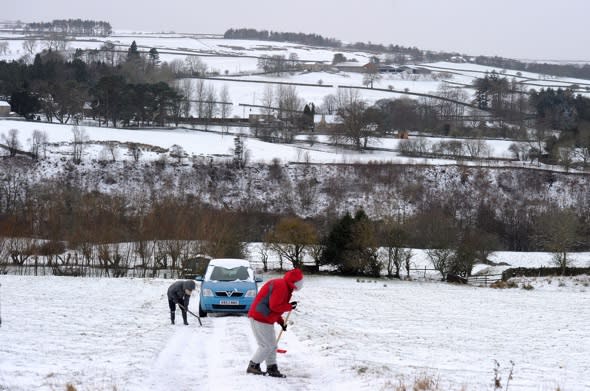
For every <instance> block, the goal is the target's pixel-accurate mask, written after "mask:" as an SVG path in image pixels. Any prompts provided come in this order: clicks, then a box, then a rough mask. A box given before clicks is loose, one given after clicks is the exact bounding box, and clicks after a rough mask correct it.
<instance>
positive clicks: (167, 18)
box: [0, 0, 590, 60]
mask: <svg viewBox="0 0 590 391" xmlns="http://www.w3.org/2000/svg"><path fill="white" fill-rule="evenodd" d="M3 2H4V0H3ZM6 5H7V6H6V7H2V13H1V14H0V19H4V20H15V19H19V20H21V21H23V22H39V21H50V20H53V19H68V18H82V19H93V20H104V21H107V22H110V23H111V25H112V26H113V28H114V29H115V30H136V31H140V30H141V31H176V32H195V33H223V32H224V31H225V30H227V29H228V28H232V27H233V28H239V27H252V28H256V29H267V30H274V31H293V32H304V33H317V34H321V35H323V36H326V37H332V38H337V39H340V40H343V41H354V42H356V41H363V42H368V41H371V42H374V43H383V44H390V43H391V44H399V45H403V46H417V47H419V48H421V49H430V50H445V51H457V52H461V53H467V54H470V55H478V54H486V55H499V56H504V57H512V58H521V59H528V58H534V59H558V60H564V59H566V60H590V45H589V44H590V34H588V33H589V32H590V27H589V24H588V21H587V19H588V18H589V17H590V12H589V11H590V0H560V1H549V0H495V1H486V2H484V1H481V0H362V1H349V0H298V1H285V0H278V1H277V0H224V1H221V0H213V1H202V0H157V1H155V0H100V1H97V0H77V1H72V0H19V1H16V2H11V3H10V6H8V4H6Z"/></svg>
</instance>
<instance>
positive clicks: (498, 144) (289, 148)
mask: <svg viewBox="0 0 590 391" xmlns="http://www.w3.org/2000/svg"><path fill="white" fill-rule="evenodd" d="M80 127H81V128H83V129H84V133H85V134H86V136H87V138H88V144H87V146H86V148H85V149H84V152H83V156H82V159H83V160H85V161H88V160H97V159H98V160H100V159H101V158H104V159H105V160H109V159H110V156H107V157H106V158H105V157H104V156H101V154H102V155H104V154H105V153H106V154H107V155H109V153H107V152H106V150H105V147H104V143H105V142H108V141H114V142H118V143H121V144H124V143H141V144H146V145H151V146H158V147H161V148H164V149H169V148H170V147H172V146H173V145H175V144H176V145H180V146H182V148H183V150H184V151H185V152H186V153H187V156H188V157H190V156H197V157H198V156H201V157H210V158H214V157H220V156H225V157H226V158H227V157H231V156H232V155H233V152H232V151H233V148H234V136H233V135H232V134H243V135H245V136H247V135H248V134H249V132H250V129H249V128H245V127H236V128H230V129H229V132H230V133H231V134H229V135H228V134H223V133H222V131H223V132H225V130H223V129H222V128H221V127H220V126H209V131H199V130H196V129H195V130H191V129H187V128H178V129H153V128H152V129H114V128H105V127H102V128H99V127H96V126H90V125H81V126H80ZM72 128H73V125H60V124H49V123H45V122H31V121H18V120H8V119H6V120H2V119H0V136H2V135H4V136H8V134H9V132H10V130H11V129H16V130H18V140H19V142H20V144H21V149H22V150H25V151H28V150H29V149H30V140H31V139H32V135H33V132H34V131H35V130H39V131H42V132H45V133H46V134H47V137H48V142H49V143H50V144H52V145H50V146H49V147H48V150H47V154H48V158H49V159H54V158H61V157H66V158H67V157H71V153H72V147H71V145H70V144H71V142H72V141H73V133H72ZM412 138H414V139H416V138H419V137H414V136H412ZM316 139H317V140H316V143H314V145H310V143H309V142H308V140H307V138H306V137H305V136H301V137H299V138H298V143H295V144H277V143H270V142H265V141H261V140H258V139H255V138H248V139H247V140H246V141H245V148H246V150H247V152H248V154H249V156H248V158H249V161H250V162H264V163H270V162H272V161H273V159H277V158H278V159H279V160H280V161H281V162H283V163H288V162H309V163H336V164H338V163H357V162H361V163H367V162H394V163H408V164H439V165H446V164H456V163H457V161H456V159H425V158H409V157H404V156H400V154H399V151H398V149H399V146H398V145H399V142H400V140H399V139H395V138H391V137H390V138H374V139H372V141H371V146H372V147H374V148H376V150H372V151H362V152H359V151H355V150H350V149H343V148H335V147H333V146H328V145H326V144H327V143H328V142H329V140H328V137H327V136H321V135H320V136H317V137H316ZM426 140H427V141H426V142H428V143H433V142H438V141H444V140H450V139H446V138H426ZM454 140H461V139H454ZM462 141H465V140H462ZM485 143H486V144H487V146H488V148H489V151H490V153H489V157H490V158H497V159H507V158H511V157H512V156H513V154H512V153H511V152H510V150H509V147H510V145H511V144H513V143H517V144H518V142H513V141H510V140H485ZM117 153H118V156H117V160H128V161H129V160H132V156H131V154H130V153H129V152H128V150H127V147H126V146H125V145H120V146H119V148H118V150H117ZM159 157H160V154H159V153H155V152H148V151H144V154H143V155H142V160H145V161H153V160H157V159H158V158H159ZM503 163H504V162H498V164H503ZM465 164H468V163H465ZM478 164H481V163H478ZM507 164H510V163H507ZM514 164H516V165H518V166H522V165H523V163H522V162H517V163H514Z"/></svg>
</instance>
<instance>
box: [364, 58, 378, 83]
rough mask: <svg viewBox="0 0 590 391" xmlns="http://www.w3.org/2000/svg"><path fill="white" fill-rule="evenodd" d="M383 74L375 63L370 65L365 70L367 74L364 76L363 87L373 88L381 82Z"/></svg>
mask: <svg viewBox="0 0 590 391" xmlns="http://www.w3.org/2000/svg"><path fill="white" fill-rule="evenodd" d="M381 79H382V77H381V74H380V73H379V68H378V67H377V65H376V64H374V63H369V64H368V65H367V66H366V68H365V74H364V75H363V85H365V86H368V87H369V88H373V83H375V82H378V81H379V80H381Z"/></svg>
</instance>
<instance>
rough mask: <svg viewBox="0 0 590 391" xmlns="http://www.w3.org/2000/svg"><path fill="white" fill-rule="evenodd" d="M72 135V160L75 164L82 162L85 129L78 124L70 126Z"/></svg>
mask: <svg viewBox="0 0 590 391" xmlns="http://www.w3.org/2000/svg"><path fill="white" fill-rule="evenodd" d="M72 135H73V139H72V149H73V151H72V152H73V153H72V160H73V162H74V163H75V164H80V163H81V162H82V154H83V152H84V148H85V144H86V142H88V136H87V134H86V130H85V129H84V128H81V127H78V126H74V127H72Z"/></svg>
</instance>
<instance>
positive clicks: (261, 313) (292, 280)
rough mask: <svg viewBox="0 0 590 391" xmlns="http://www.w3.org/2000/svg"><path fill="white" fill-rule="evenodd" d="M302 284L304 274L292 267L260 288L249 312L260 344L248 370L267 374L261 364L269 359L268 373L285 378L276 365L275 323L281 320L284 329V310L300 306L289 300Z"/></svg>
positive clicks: (267, 364) (279, 322)
mask: <svg viewBox="0 0 590 391" xmlns="http://www.w3.org/2000/svg"><path fill="white" fill-rule="evenodd" d="M302 287H303V273H302V272H301V270H299V269H293V270H290V271H288V272H287V273H285V276H284V277H283V278H275V279H274V280H270V281H268V282H267V283H266V284H264V286H263V287H262V288H261V289H260V291H259V292H258V294H257V295H256V297H255V298H254V302H253V303H252V306H251V307H250V311H248V317H249V318H250V326H251V327H252V332H253V333H254V337H255V338H256V342H257V343H258V349H257V350H256V353H254V356H253V357H252V359H251V360H250V362H249V363H248V368H247V369H246V373H251V374H254V375H264V372H263V371H262V369H261V368H260V363H262V362H263V361H266V373H267V374H268V375H270V376H273V377H285V375H283V374H282V373H281V372H280V371H279V368H278V366H277V350H276V349H277V340H276V337H275V329H274V324H275V323H278V324H279V325H280V326H281V328H282V329H283V331H286V330H287V324H286V323H285V319H283V313H284V312H287V311H292V310H294V309H295V307H297V302H296V301H290V300H291V295H292V294H293V291H294V290H299V289H301V288H302Z"/></svg>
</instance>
